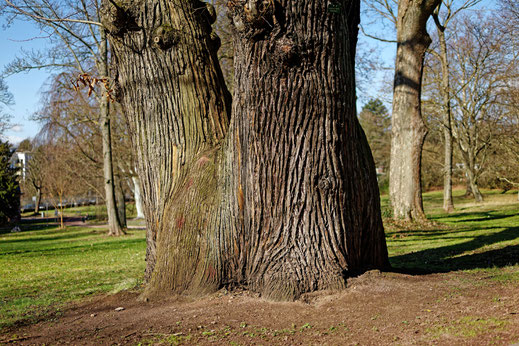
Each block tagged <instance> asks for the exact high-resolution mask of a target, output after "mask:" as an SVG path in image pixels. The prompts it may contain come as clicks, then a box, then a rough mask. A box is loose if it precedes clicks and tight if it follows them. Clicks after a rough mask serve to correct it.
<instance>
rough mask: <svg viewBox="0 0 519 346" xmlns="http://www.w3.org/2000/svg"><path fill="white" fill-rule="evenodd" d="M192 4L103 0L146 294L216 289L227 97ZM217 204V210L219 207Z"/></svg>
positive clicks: (208, 36)
mask: <svg viewBox="0 0 519 346" xmlns="http://www.w3.org/2000/svg"><path fill="white" fill-rule="evenodd" d="M208 9H209V7H206V6H205V4H204V3H202V2H199V1H180V0H176V1H166V0H154V1H123V2H118V5H117V6H115V5H114V3H112V2H109V1H105V2H104V7H103V23H104V24H105V26H106V27H107V28H108V29H109V30H110V33H111V46H112V52H113V56H114V58H115V59H116V67H117V71H118V76H117V79H116V82H117V86H116V91H117V95H116V96H117V97H118V98H120V101H121V103H122V104H123V106H124V108H125V112H126V114H127V117H128V123H129V125H130V135H131V139H132V143H133V146H134V150H135V152H136V154H137V158H138V160H137V162H138V163H137V170H138V173H139V176H140V181H141V183H142V195H143V205H144V213H145V216H146V223H147V251H146V262H147V268H146V279H147V280H148V286H147V287H148V289H147V292H146V295H150V296H151V295H156V294H161V293H166V294H171V293H184V292H190V293H193V294H196V293H203V292H207V291H211V290H214V289H216V288H218V287H219V286H220V285H221V284H222V282H224V281H226V279H225V278H224V277H223V276H224V273H225V272H226V269H225V268H226V267H227V266H224V263H223V262H222V261H223V260H222V257H225V256H228V255H227V253H225V252H224V249H225V247H224V246H223V245H221V244H222V243H223V242H224V239H225V236H222V235H221V234H220V232H221V230H225V229H229V228H230V227H229V226H228V224H229V217H228V215H229V211H228V209H229V207H228V206H227V207H226V208H225V207H224V208H223V210H220V209H219V208H220V205H219V203H220V202H221V201H222V198H221V197H220V195H221V190H222V189H223V188H224V185H223V184H221V182H220V180H219V179H218V176H219V170H220V164H221V162H222V161H223V159H222V155H221V154H220V153H219V149H220V147H221V146H222V143H223V140H224V137H225V135H226V133H227V131H228V121H229V113H230V95H229V93H228V91H227V89H226V87H225V84H224V82H223V77H222V73H221V70H220V68H219V65H218V61H217V57H216V51H217V44H216V41H217V37H216V36H215V34H214V33H213V32H212V31H211V23H212V17H211V13H210V11H209V10H208ZM225 209H227V210H225Z"/></svg>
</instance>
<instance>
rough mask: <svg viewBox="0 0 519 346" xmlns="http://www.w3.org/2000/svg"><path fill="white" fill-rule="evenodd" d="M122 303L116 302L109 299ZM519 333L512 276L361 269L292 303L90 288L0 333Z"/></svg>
mask: <svg viewBox="0 0 519 346" xmlns="http://www.w3.org/2000/svg"><path fill="white" fill-rule="evenodd" d="M120 307H122V308H124V309H118V310H119V311H117V310H116V309H117V308H120ZM517 342H519V283H500V282H498V281H496V280H495V279H493V278H492V277H485V276H484V274H478V273H476V274H471V273H466V272H465V273H463V272H453V273H447V274H428V275H406V274H397V273H380V272H378V271H372V272H368V273H366V274H364V275H362V276H360V277H357V278H353V279H350V280H349V281H348V288H347V289H346V290H344V291H342V292H336V293H333V292H320V293H315V294H310V295H307V296H305V297H303V298H302V299H301V300H300V301H298V302H294V303H276V302H268V301H265V300H262V299H261V298H258V297H256V296H254V295H252V294H249V293H248V292H245V291H239V292H233V293H229V292H227V291H225V290H223V291H220V292H218V293H216V294H214V295H211V296H208V297H204V298H200V299H198V300H193V299H188V298H178V297H177V298H170V299H168V300H162V301H150V302H141V301H139V299H138V293H137V292H133V293H132V292H122V293H118V294H115V295H108V296H98V297H94V298H92V299H90V300H89V301H87V302H83V303H80V304H78V305H75V306H71V307H70V308H69V309H68V310H65V311H64V312H63V314H61V315H60V316H59V317H58V316H54V317H53V318H51V319H50V320H46V321H41V322H39V323H37V324H33V325H29V326H22V327H16V328H13V329H11V330H8V331H7V333H4V335H2V336H0V344H1V343H16V344H26V345H32V344H72V345H87V344H89V345H114V344H130V345H138V344H195V345H208V344H215V345H314V344H319V345H389V344H395V345H409V344H417V345H424V344H434V345H489V344H498V345H511V344H513V343H517Z"/></svg>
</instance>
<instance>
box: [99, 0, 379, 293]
mask: <svg viewBox="0 0 519 346" xmlns="http://www.w3.org/2000/svg"><path fill="white" fill-rule="evenodd" d="M104 5H105V6H106V7H105V9H104V16H103V18H104V19H103V23H104V24H105V25H106V27H107V29H108V31H109V32H110V41H111V45H112V48H113V55H114V58H115V62H116V66H117V68H118V77H117V82H118V84H119V87H120V94H119V95H118V97H120V99H121V101H122V103H123V105H124V107H125V110H126V112H127V116H128V120H129V123H130V134H131V136H132V142H133V144H134V146H135V148H136V152H137V153H138V160H137V161H138V165H139V176H140V178H141V182H142V184H143V190H144V192H145V193H144V196H145V203H144V205H145V214H146V219H147V226H148V235H147V238H148V239H147V240H148V251H147V263H148V266H147V267H148V269H147V273H148V278H149V284H148V289H147V293H148V294H152V293H154V292H155V293H156V292H159V293H162V294H164V292H177V293H178V292H207V291H212V290H215V289H217V288H218V287H220V286H221V285H223V284H232V283H234V284H239V283H244V284H247V285H248V286H249V287H250V288H251V289H253V290H255V291H258V292H260V293H261V294H262V295H263V296H265V297H270V298H272V299H293V298H296V297H298V296H299V295H300V294H302V293H304V292H309V291H313V290H316V289H326V288H342V287H344V284H345V281H344V277H345V275H347V272H355V271H357V270H362V269H364V268H366V267H381V266H384V265H386V264H387V263H388V262H387V250H386V246H385V241H384V233H383V228H382V222H381V217H380V205H379V195H378V188H377V184H376V175H375V167H374V164H373V160H372V158H371V155H370V151H369V149H368V145H367V141H366V139H365V136H364V133H363V131H362V130H361V127H360V126H359V124H358V120H357V117H356V114H355V83H354V80H355V79H354V57H355V54H354V52H355V45H356V36H357V24H358V21H359V6H360V2H359V1H346V2H344V3H343V4H342V6H337V5H334V6H332V5H330V6H328V4H327V3H325V2H323V1H317V0H312V1H306V2H297V3H293V2H290V5H289V3H288V1H280V2H276V3H275V5H274V3H273V2H261V1H231V2H230V3H229V11H230V16H231V18H232V19H233V25H234V34H233V36H234V52H235V53H234V66H235V69H234V77H235V83H234V100H233V107H232V109H233V114H232V118H231V120H230V122H229V117H230V113H231V112H230V97H229V95H228V93H227V90H226V88H225V84H224V83H223V77H222V73H221V72H220V67H219V64H218V59H217V55H216V52H217V49H218V43H217V42H218V41H217V40H216V38H215V36H214V34H213V33H212V30H211V26H210V24H211V23H213V22H214V20H215V19H216V18H215V15H214V12H213V9H212V7H209V6H206V5H204V4H203V3H200V2H198V1H173V2H171V1H170V2H167V3H166V2H165V1H162V0H155V1H151V2H150V1H146V2H144V1H143V2H140V1H139V2H131V3H129V2H124V3H118V4H114V3H113V2H110V1H105V2H104ZM152 8H160V9H162V10H161V11H159V12H157V13H156V15H153V16H152V15H150V13H151V12H150V9H152ZM195 9H196V10H195ZM123 18H124V20H123ZM186 23H189V25H186ZM187 28H189V30H187ZM147 38H151V39H147ZM172 62H174V63H172ZM144 67H145V68H144ZM147 80H152V81H154V82H153V83H146V82H145V81H147ZM332 86H333V87H332ZM286 95H292V96H291V97H290V98H287V97H286ZM142 100H145V102H142ZM309 168H310V169H309ZM198 206H203V208H200V209H198V210H197V211H196V212H193V210H194V209H196V208H198ZM345 206H348V207H345ZM195 254H196V255H195Z"/></svg>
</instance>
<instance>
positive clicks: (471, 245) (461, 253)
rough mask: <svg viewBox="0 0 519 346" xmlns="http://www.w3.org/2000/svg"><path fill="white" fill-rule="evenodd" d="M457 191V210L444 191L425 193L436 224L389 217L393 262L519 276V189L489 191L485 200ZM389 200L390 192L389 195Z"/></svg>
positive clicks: (419, 267)
mask: <svg viewBox="0 0 519 346" xmlns="http://www.w3.org/2000/svg"><path fill="white" fill-rule="evenodd" d="M463 193H464V191H462V190H456V191H454V196H455V200H454V203H455V206H456V210H455V212H453V213H450V214H447V213H445V212H443V210H442V192H441V191H440V192H431V193H426V194H424V207H425V210H426V213H427V215H428V218H429V220H430V221H431V222H432V223H431V224H430V225H400V224H398V225H395V224H394V223H392V222H390V221H389V220H387V221H386V236H387V241H388V250H389V254H390V261H391V264H392V265H393V266H394V267H395V268H399V269H404V270H406V269H407V270H418V271H424V272H449V271H458V270H461V271H467V272H472V273H474V272H479V271H485V272H487V273H488V274H489V275H492V276H495V278H496V280H501V281H518V280H519V265H518V263H519V202H518V201H517V193H516V192H509V193H506V194H501V193H500V191H484V197H485V201H484V202H483V203H481V204H477V203H474V202H473V200H471V199H468V198H464V197H463ZM383 203H387V198H385V199H383Z"/></svg>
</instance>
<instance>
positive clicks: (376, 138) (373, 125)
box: [359, 99, 391, 188]
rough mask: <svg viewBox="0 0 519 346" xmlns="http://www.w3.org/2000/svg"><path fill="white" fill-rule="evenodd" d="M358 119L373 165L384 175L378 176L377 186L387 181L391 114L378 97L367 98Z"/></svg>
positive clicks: (385, 183) (384, 184)
mask: <svg viewBox="0 0 519 346" xmlns="http://www.w3.org/2000/svg"><path fill="white" fill-rule="evenodd" d="M359 121H360V124H361V125H362V129H363V130H364V132H365V133H366V138H367V140H368V143H369V146H370V148H371V152H372V153H373V159H374V160H375V167H376V168H377V170H378V169H381V170H382V172H381V173H382V174H384V176H383V177H382V176H380V177H379V186H380V187H386V188H387V183H388V174H387V173H388V172H389V156H390V154H391V116H390V115H389V112H388V110H387V108H386V106H384V104H383V103H382V101H381V100H379V99H371V100H369V101H368V102H367V103H366V104H365V105H364V106H363V107H362V111H361V112H360V113H359Z"/></svg>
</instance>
